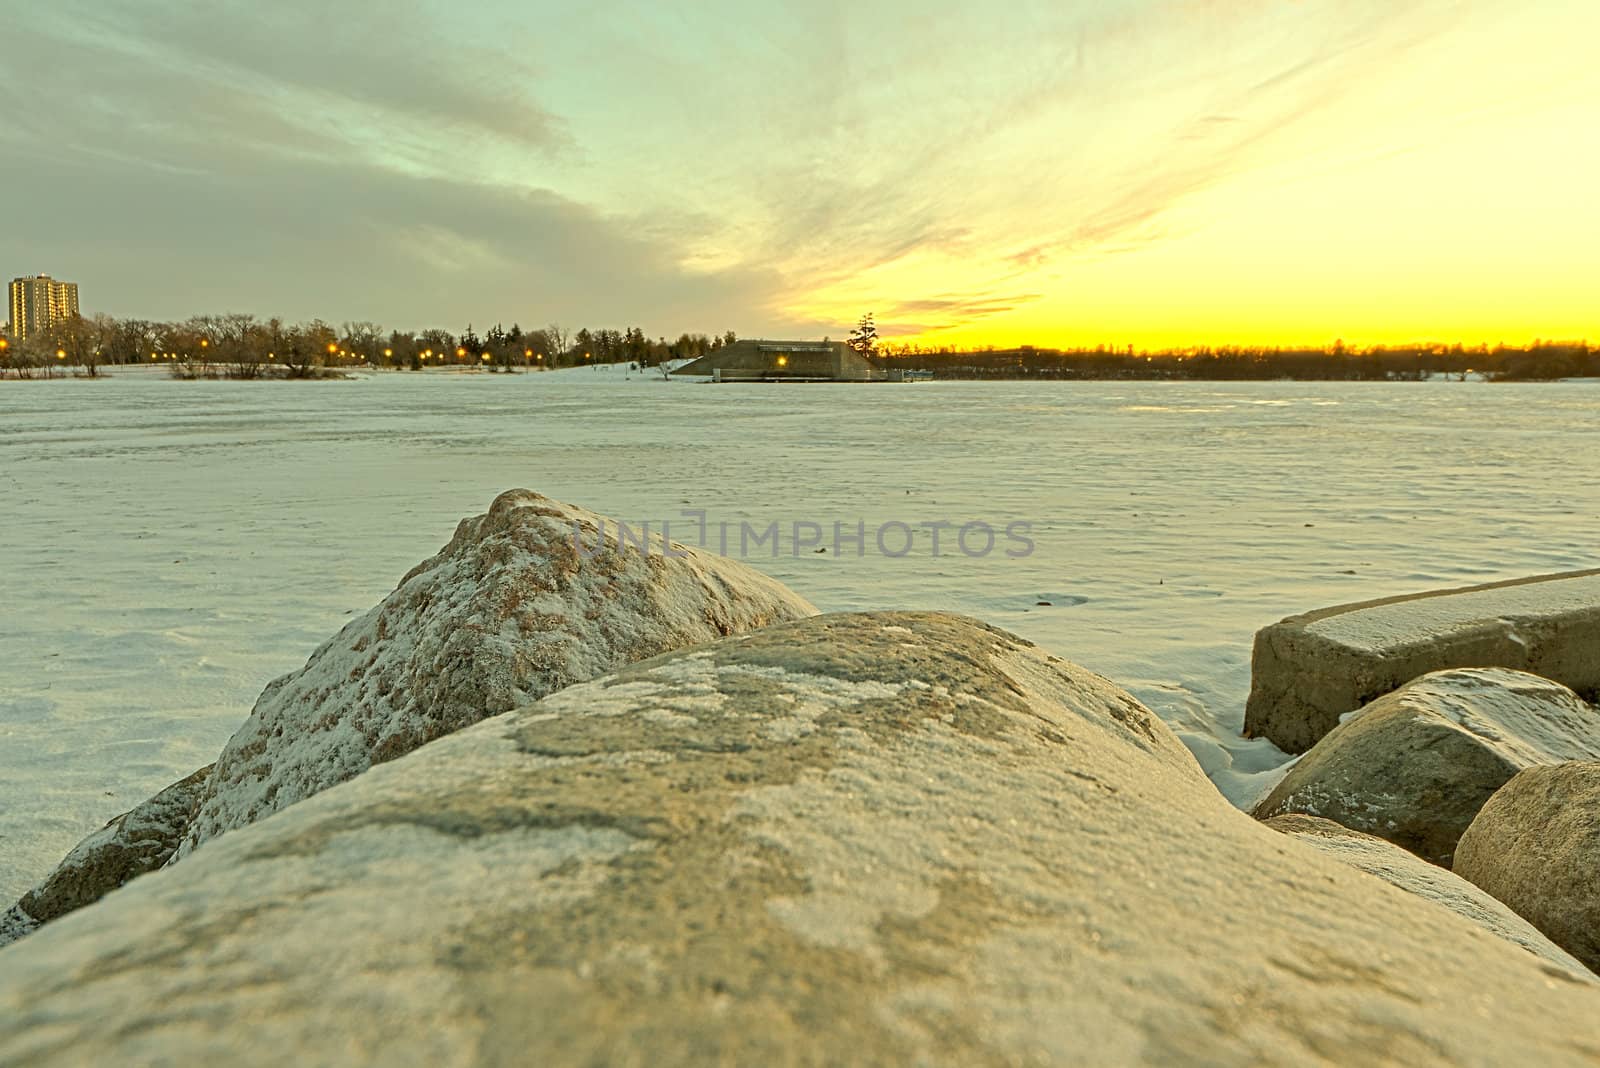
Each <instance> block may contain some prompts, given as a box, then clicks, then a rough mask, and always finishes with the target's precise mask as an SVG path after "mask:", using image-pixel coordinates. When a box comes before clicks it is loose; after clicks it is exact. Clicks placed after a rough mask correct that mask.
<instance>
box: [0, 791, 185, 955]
mask: <svg viewBox="0 0 1600 1068" xmlns="http://www.w3.org/2000/svg"><path fill="white" fill-rule="evenodd" d="M210 774H211V767H210V766H209V765H208V766H206V767H203V768H201V769H200V770H199V771H197V772H195V773H194V774H192V775H190V776H189V777H188V778H185V779H181V780H179V781H178V782H175V783H173V784H172V785H171V786H169V787H167V788H166V789H165V790H162V791H161V792H160V793H158V794H156V795H155V796H154V797H152V798H150V799H149V800H148V801H145V802H144V803H143V804H141V805H138V806H137V807H135V808H133V809H130V810H129V811H127V812H124V813H123V814H122V815H120V816H118V817H117V818H116V819H114V820H112V821H111V822H109V823H107V824H106V825H105V826H104V827H102V828H100V829H99V830H98V831H96V832H94V833H93V834H91V835H90V836H89V837H87V838H85V839H84V840H83V841H81V842H79V843H78V844H77V845H76V846H75V847H74V848H73V850H72V852H70V853H68V854H67V856H66V859H64V860H62V862H61V863H60V864H58V865H56V869H55V871H53V872H51V873H50V875H49V877H47V878H46V879H45V880H44V882H42V883H40V884H39V885H38V886H36V887H34V888H33V889H32V890H30V891H28V892H27V893H26V894H23V895H22V898H21V899H20V900H18V901H17V903H16V904H15V905H13V906H12V907H11V908H10V909H8V910H7V911H6V912H5V913H4V915H3V916H0V946H4V945H6V944H7V943H9V942H14V941H16V940H17V939H19V938H21V937H22V936H23V935H26V934H29V933H30V932H32V931H33V930H34V928H36V927H38V926H39V925H40V924H42V923H46V922H48V921H50V920H54V919H57V918H59V917H61V916H65V915H66V914H67V913H69V912H72V911H73V910H75V909H80V908H82V907H83V906H85V905H88V904H91V903H93V902H95V901H98V900H99V899H100V898H101V897H103V896H104V895H106V894H109V893H110V892H111V891H113V890H115V889H117V888H118V887H119V886H122V885H123V884H124V883H127V882H128V881H129V880H131V879H133V878H134V877H135V876H139V875H143V874H144V873H145V872H148V871H154V870H156V869H157V868H159V867H161V866H162V865H163V864H165V863H166V862H167V860H168V859H169V858H171V856H172V854H173V852H174V851H175V850H176V849H177V848H178V841H179V839H181V838H182V837H183V832H184V830H185V828H187V827H188V825H189V817H190V815H191V814H192V813H193V812H194V808H195V806H196V805H197V804H199V803H200V795H201V793H202V792H203V791H204V790H205V785H206V779H207V777H208V776H209V775H210Z"/></svg>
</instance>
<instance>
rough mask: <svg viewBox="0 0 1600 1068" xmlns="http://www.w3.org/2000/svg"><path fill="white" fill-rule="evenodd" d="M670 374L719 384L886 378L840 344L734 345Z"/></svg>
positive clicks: (855, 353)
mask: <svg viewBox="0 0 1600 1068" xmlns="http://www.w3.org/2000/svg"><path fill="white" fill-rule="evenodd" d="M672 373H673V374H675V375H693V376H698V377H701V378H710V379H712V380H714V381H720V382H882V381H885V380H886V379H887V377H888V375H887V374H886V372H884V371H883V370H882V369H880V368H878V367H876V366H874V365H873V363H872V361H871V360H868V359H867V358H866V357H865V356H862V355H861V354H860V353H859V352H856V351H855V350H853V349H852V348H850V346H849V345H846V344H845V343H844V342H842V341H761V340H747V341H736V342H734V343H733V344H732V345H724V346H723V347H722V348H720V349H718V350H717V351H715V352H712V353H708V354H706V355H705V356H702V357H700V358H699V359H698V360H695V361H693V362H692V363H687V364H685V365H684V366H682V367H680V368H678V369H677V370H676V371H673V372H672Z"/></svg>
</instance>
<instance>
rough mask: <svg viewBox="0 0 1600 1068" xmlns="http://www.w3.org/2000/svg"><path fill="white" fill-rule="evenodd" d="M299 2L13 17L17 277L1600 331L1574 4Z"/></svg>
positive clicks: (1048, 330)
mask: <svg viewBox="0 0 1600 1068" xmlns="http://www.w3.org/2000/svg"><path fill="white" fill-rule="evenodd" d="M324 12H325V8H324V7H323V6H322V5H313V4H310V3H309V2H302V0H286V2H284V3H280V4H274V5H260V4H245V3H212V4H195V3H176V2H171V0H144V2H139V3H131V2H128V3H123V2H117V0H98V2H87V0H83V2H76V3H74V2H64V3H58V4H52V5H37V6H34V7H31V8H29V9H27V10H25V11H22V12H20V13H17V14H14V15H12V16H10V17H9V21H10V22H11V23H12V24H13V25H11V26H8V40H7V42H6V45H5V49H4V51H3V54H0V82H3V83H4V84H5V85H6V87H7V94H8V98H11V99H14V100H15V102H16V104H17V106H16V107H13V108H10V109H8V110H7V113H6V114H5V116H4V117H3V118H0V149H3V150H4V152H5V153H6V156H7V166H6V172H5V173H6V177H5V179H4V181H5V184H6V185H7V186H9V187H12V188H8V189H7V193H8V194H9V195H14V196H19V197H29V198H31V200H32V202H34V203H38V204H40V205H42V206H43V208H44V210H41V211H39V212H37V213H36V214H32V215H29V216H28V217H26V218H23V219H22V220H21V221H20V222H19V223H18V224H17V225H14V226H12V227H8V228H7V229H6V231H5V232H4V233H3V234H0V274H5V275H6V276H7V277H9V276H10V275H14V274H22V273H34V272H36V271H48V272H50V273H53V274H56V275H57V276H60V277H67V278H72V279H75V280H77V281H79V282H80V283H82V284H83V286H84V300H85V305H86V310H96V311H98V310H104V311H110V312H113V313H115V314H123V315H141V316H146V317H181V316H187V315H189V314H194V313H197V312H217V311H230V310H242V311H254V312H257V313H258V314H281V315H284V316H287V317H293V318H301V317H311V316H322V317H325V318H328V319H331V320H335V321H338V320H345V319H376V320H380V321H382V322H385V323H387V324H390V325H394V326H403V327H422V326H429V325H443V326H447V327H450V328H454V329H459V328H460V327H461V326H463V325H465V324H466V323H467V322H469V321H470V322H473V323H475V324H477V325H479V326H480V327H482V326H484V325H486V324H491V323H493V322H496V321H503V322H505V323H506V324H507V325H509V324H510V322H512V321H513V320H517V321H520V322H521V323H522V325H524V326H530V325H536V324H541V323H544V322H548V321H551V320H559V321H561V322H564V323H566V324H568V325H569V326H572V327H576V326H579V325H588V326H592V327H593V326H626V325H632V324H635V323H637V324H639V325H642V326H644V327H645V329H646V330H647V331H648V332H649V333H650V334H651V335H653V336H654V335H661V334H664V335H669V336H672V335H675V334H677V333H678V332H680V331H684V330H697V331H721V330H724V329H734V330H737V331H738V332H739V333H740V334H742V335H745V336H755V335H767V336H801V337H804V336H822V335H832V336H834V337H840V336H843V334H844V332H845V331H846V330H848V329H849V326H850V325H851V324H852V323H853V322H854V321H855V320H856V319H857V317H858V316H859V315H860V314H861V313H862V312H865V311H873V312H875V313H876V314H877V317H878V321H879V323H880V327H881V329H882V331H883V333H885V334H886V335H890V336H894V337H897V338H900V339H907V338H913V339H917V340H921V341H925V342H930V343H955V344H962V343H995V344H1000V345H1007V344H1014V343H1024V342H1026V343H1034V344H1039V345H1079V344H1087V345H1095V344H1101V343H1106V344H1114V345H1119V346H1120V345H1127V344H1134V345H1136V346H1140V347H1145V346H1150V347H1155V346H1164V345H1184V344H1191V343H1222V342H1230V341H1231V342H1245V343H1256V342H1277V343H1292V342H1317V343H1324V342H1330V341H1332V340H1333V339H1335V338H1344V339H1345V340H1347V341H1348V342H1350V343H1352V344H1364V343H1377V342H1395V341H1404V340H1421V339H1443V340H1462V341H1466V342H1469V343H1475V342H1479V341H1487V342H1490V343H1493V342H1496V341H1500V340H1504V341H1507V342H1525V341H1528V340H1530V339H1532V338H1533V337H1536V336H1537V337H1545V338H1580V337H1588V338H1591V339H1600V310H1597V309H1600V303H1597V297H1596V294H1597V292H1600V285H1597V283H1600V208H1597V206H1596V189H1597V187H1600V59H1597V48H1596V43H1595V42H1596V41H1597V40H1600V4H1595V3H1592V2H1580V0H1526V2H1521V3H1516V2H1511V0H1473V2H1446V0H1388V2H1376V0H1338V2H1334V0H1231V2H1223V0H1216V2H1206V0H1099V2H1094V3H1088V2H1076V3H1075V2H1070V0H1054V2H1040V3H1030V2H1013V3H1008V4H1005V5H995V4H989V3H984V4H979V3H937V2H922V3H911V2H908V0H866V2H856V3H844V2H831V3H830V2H801V0H794V2H789V3H751V2H733V0H708V2H703V3H695V4H692V5H663V4H659V3H635V2H605V0H601V2H596V3H584V4H577V3H555V2H543V0H541V2H533V3H528V2H512V0H501V2H484V3H481V4H476V5H473V6H472V7H471V8H470V10H466V9H463V8H461V7H459V6H455V5H451V4H447V3H443V2H432V0H429V2H422V0H417V2H410V3H401V4H394V5H384V6H383V7H382V10H374V9H363V10H362V11H360V12H357V11H355V10H347V9H344V8H341V9H340V13H339V16H338V17H337V18H328V17H326V16H325V14H324ZM64 71H68V72H70V76H68V74H64V73H63V72H64Z"/></svg>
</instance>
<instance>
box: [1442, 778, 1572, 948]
mask: <svg viewBox="0 0 1600 1068" xmlns="http://www.w3.org/2000/svg"><path fill="white" fill-rule="evenodd" d="M1455 870H1456V874H1457V875H1460V876H1461V877H1462V878H1464V879H1468V880H1470V881H1472V882H1474V883H1476V884H1477V885H1478V886H1480V887H1482V888H1483V889H1484V890H1486V891H1488V892H1489V893H1490V894H1492V895H1494V897H1496V898H1497V899H1499V900H1500V901H1503V902H1505V903H1506V904H1507V905H1509V906H1511V907H1512V908H1513V909H1515V910H1516V911H1517V913H1518V914H1519V915H1521V916H1523V917H1524V918H1525V919H1527V920H1528V922H1530V923H1532V924H1533V925H1534V926H1535V927H1537V928H1539V930H1541V931H1543V932H1544V933H1545V934H1547V935H1549V936H1550V938H1551V939H1552V940H1554V942H1555V943H1556V944H1557V945H1559V946H1560V947H1561V948H1563V949H1565V950H1566V951H1567V952H1569V953H1571V954H1572V955H1573V956H1575V957H1577V958H1578V959H1579V960H1581V961H1583V962H1584V963H1585V964H1587V965H1588V966H1589V967H1590V968H1593V969H1595V970H1596V971H1600V762H1595V761H1581V762H1574V763H1571V764H1556V765H1554V766H1551V767H1541V768H1529V769H1527V770H1526V771H1523V772H1519V773H1518V774H1517V777H1516V778H1514V779H1512V780H1511V781H1510V782H1508V783H1506V784H1505V785H1504V786H1503V787H1501V788H1500V790H1499V792H1497V793H1496V794H1495V795H1494V796H1493V797H1491V798H1490V799H1489V803H1488V804H1486V805H1484V806H1483V811H1481V812H1479V813H1478V818H1477V819H1475V820H1473V821H1472V826H1470V827H1468V828H1467V833H1466V834H1464V835H1462V836H1461V844H1460V846H1458V847H1457V849H1456V866H1455Z"/></svg>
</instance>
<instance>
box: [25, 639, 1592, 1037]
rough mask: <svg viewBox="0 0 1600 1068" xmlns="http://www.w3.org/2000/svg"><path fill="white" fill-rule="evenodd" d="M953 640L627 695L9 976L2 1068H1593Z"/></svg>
mask: <svg viewBox="0 0 1600 1068" xmlns="http://www.w3.org/2000/svg"><path fill="white" fill-rule="evenodd" d="M1596 987H1597V985H1596V984H1591V983H1586V982H1581V981H1578V980H1577V979H1575V978H1574V977H1573V975H1572V973H1571V972H1570V971H1568V970H1567V969H1565V968H1562V967H1558V966H1556V965H1553V964H1550V963H1548V962H1546V961H1542V960H1540V959H1539V958H1537V957H1535V956H1534V955H1533V954H1530V953H1527V952H1525V951H1524V950H1522V949H1521V948H1519V947H1517V946H1514V945H1511V944H1509V943H1508V942H1506V941H1504V940H1503V939H1501V938H1498V937H1495V936H1494V935H1491V934H1489V933H1487V932H1485V931H1483V930H1482V929H1481V928H1479V927H1478V926H1476V925H1475V924H1473V923H1470V922H1468V921H1467V920H1465V919H1463V918H1462V917H1460V916H1458V915H1455V914H1453V913H1452V912H1450V911H1449V910H1447V909H1444V908H1441V907H1439V906H1438V905H1435V904H1433V903H1431V902H1429V901H1425V900H1423V899H1422V898H1420V897H1417V896H1415V895H1413V894H1409V893H1405V892H1402V891H1401V890H1398V889H1396V888H1395V887H1392V886H1388V885H1385V884H1384V883H1382V882H1380V881H1378V880H1376V879H1373V878H1370V877H1369V876H1367V875H1366V874H1364V873H1362V872H1359V871H1355V870H1352V869H1351V868H1349V867H1347V866H1345V865H1344V864H1341V863H1338V862H1335V861H1333V860H1330V859H1327V858H1326V857H1323V856H1321V855H1319V853H1318V852H1317V851H1316V850H1314V849H1312V848H1310V847H1308V846H1306V845H1304V844H1302V843H1299V842H1296V841H1294V840H1293V839H1290V838H1287V837H1285V836H1283V835H1280V834H1277V833H1276V832H1274V831H1272V830H1270V829H1269V828H1266V827H1264V826H1262V825H1261V824H1259V823H1257V822H1256V821H1254V820H1252V819H1250V818H1249V817H1248V816H1246V815H1245V814H1243V813H1241V812H1239V811H1237V810H1235V809H1234V808H1232V807H1231V806H1230V805H1229V804H1228V803H1227V802H1226V801H1225V800H1224V799H1223V798H1222V797H1221V796H1220V795H1219V794H1217V792H1216V791H1215V790H1214V789H1213V788H1212V787H1211V784H1210V783H1209V782H1208V781H1207V780H1206V778H1205V776H1204V775H1203V774H1202V772H1201V771H1200V769H1199V768H1198V767H1197V766H1196V764H1195V763H1194V761H1193V759H1192V758H1191V757H1190V756H1189V754H1188V752H1187V751H1186V750H1185V749H1184V747H1183V746H1182V745H1181V744H1180V743H1179V742H1178V740H1177V739H1176V738H1175V737H1174V736H1173V735H1172V733H1171V732H1170V731H1169V730H1168V729H1167V728H1166V727H1165V726H1164V725H1163V724H1162V723H1161V722H1160V721H1159V720H1158V719H1157V718H1156V717H1155V716H1154V715H1153V714H1151V713H1150V712H1149V711H1148V710H1147V709H1145V708H1144V707H1143V706H1141V705H1140V704H1139V703H1138V702H1136V701H1135V700H1133V699H1132V698H1131V697H1129V696H1128V695H1127V694H1126V693H1123V692H1122V691H1120V690H1118V689H1117V688H1116V687H1114V686H1112V685H1111V684H1110V683H1108V682H1106V681H1105V680H1103V679H1101V678H1099V677H1098V676H1095V675H1092V674H1090V673H1088V672H1086V671H1083V670H1082V669H1079V668H1076V667H1074V666H1072V665H1070V664H1066V663H1063V662H1061V661H1059V660H1057V659H1055V658H1053V657H1049V656H1046V655H1044V654H1043V653H1041V652H1040V651H1038V650H1037V649H1035V648H1033V647H1031V646H1030V645H1029V644H1028V643H1026V642H1024V641H1022V640H1021V639H1018V638H1015V637H1012V636H1010V635H1007V634H1004V633H1002V632H999V631H995V630H993V629H991V628H988V627H985V626H983V625H981V624H978V623H975V622H972V621H969V620H964V619H961V618H958V617H953V616H947V615H940V614H923V613H886V614H879V615H854V616H824V617H820V618H816V619H809V620H804V621H801V622H798V623H791V624H785V625H782V626H777V627H772V628H769V629H767V630H763V631H760V632H758V633H756V634H753V635H750V636H747V637H743V638H732V639H727V640H724V641H720V642H717V643H714V644H711V645H707V646H702V647H700V648H697V649H694V650H689V651H685V652H681V653H677V654H673V655H669V656H663V657H659V658H655V659H652V660H649V661H645V662H643V663H640V664H636V665H633V666H631V667H627V668H625V669H622V670H620V671H618V672H616V673H615V674H614V675H610V676H607V677H604V678H601V679H597V680H595V681H593V682H589V683H585V684H581V685H578V686H573V687H571V688H568V689H566V690H563V691H561V692H559V693H556V694H553V695H551V696H549V697H547V698H545V699H544V700H543V701H540V702H538V703H537V704H533V705H530V706H528V707H525V708H521V709H518V710H516V711H514V712H512V713H510V714H509V715H505V716H498V717H495V718H493V719H490V720H488V721H486V722H483V723H480V724H478V725H476V726H473V727H469V728H467V729H466V730H463V731H460V732H458V733H455V734H452V735H450V736H449V737H446V738H443V739H440V740H439V741H437V742H435V743H433V744H432V745H430V746H427V747H425V748H423V749H422V750H420V751H418V752H415V753H412V754H410V755H409V756H406V757H404V758H401V759H399V760H396V761H393V762H390V763H387V764H384V765H382V766H379V767H376V768H373V769H372V770H371V771H369V772H367V773H366V774H365V775H362V776H360V777H359V778H357V779H355V780H353V781H351V782H348V783H345V784H344V785H342V786H338V787H336V788H334V789H331V790H327V791H325V792H323V793H321V794H319V795H318V796H315V797H312V798H310V799H309V800H306V801H303V802H301V803H300V804H298V805H295V806H294V807H293V808H291V809H288V810H287V811H285V812H282V813H280V814H279V815H278V816H277V817H275V818H274V819H271V820H266V821H263V822H261V823H258V824H256V825H254V826H251V827H247V828H244V829H242V830H239V831H236V832H234V833H230V834H227V835H224V836H222V837H221V838H219V839H217V840H215V841H213V842H211V843H209V844H208V845H207V846H206V847H205V848H204V849H202V850H200V851H199V852H197V853H196V854H195V855H194V856H193V857H191V858H189V859H188V860H186V861H185V862H184V863H182V864H178V865H174V866H171V867H168V868H167V869H165V870H163V871H160V872H156V873H154V874H152V875H149V876H146V877H145V878H143V879H140V880H138V881H136V882H135V883H133V884H132V885H130V886H128V887H126V888H124V889H123V890H121V891H119V892H118V893H116V894H114V895H111V896H110V897H108V898H106V899H104V900H103V901H101V902H100V903H99V904H97V905H95V906H93V907H91V908H87V909H83V910H80V911H79V912H77V913H75V914H73V915H71V916H69V917H66V918H65V919H63V920H61V921H59V922H57V923H54V924H51V925H49V926H47V927H45V928H43V929H42V930H40V931H39V932H38V933H37V934H35V935H33V936H32V937H30V938H28V939H26V940H24V941H22V942H20V943H18V944H16V945H14V946H12V947H10V948H8V949H6V950H4V951H3V952H0V1019H4V1020H5V1021H6V1026H5V1027H4V1028H3V1029H0V1063H7V1064H30V1065H34V1064H40V1065H51V1064H61V1065H66V1064H85V1063H172V1064H177V1063H213V1062H216V1063H221V1062H226V1063H230V1064H240V1065H256V1064H261V1065H265V1064H282V1063H285V1062H294V1063H308V1064H332V1063H338V1064H363V1063H365V1064H383V1065H402V1066H403V1065H430V1066H432V1065H497V1064H507V1065H512V1064H602V1063H605V1064H689V1063H693V1064H706V1063H726V1064H768V1063H773V1064H841V1065H848V1064H913V1063H917V1064H928V1065H938V1064H951V1065H954V1064H962V1065H965V1064H1045V1063H1057V1064H1069V1063H1079V1064H1081V1063H1099V1064H1130V1063H1143V1064H1171V1063H1177V1062H1183V1063H1195V1062H1203V1063H1208V1064H1285V1065H1287V1064H1295V1065H1299V1064H1306V1063H1331V1062H1339V1063H1400V1062H1406V1063H1422V1062H1426V1063H1458V1064H1491V1063H1502V1064H1541V1065H1569V1064H1570V1065H1578V1064H1585V1065H1588V1064H1593V1063H1594V1060H1595V1058H1596V1056H1597V1055H1600V990H1597V988H1596Z"/></svg>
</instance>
